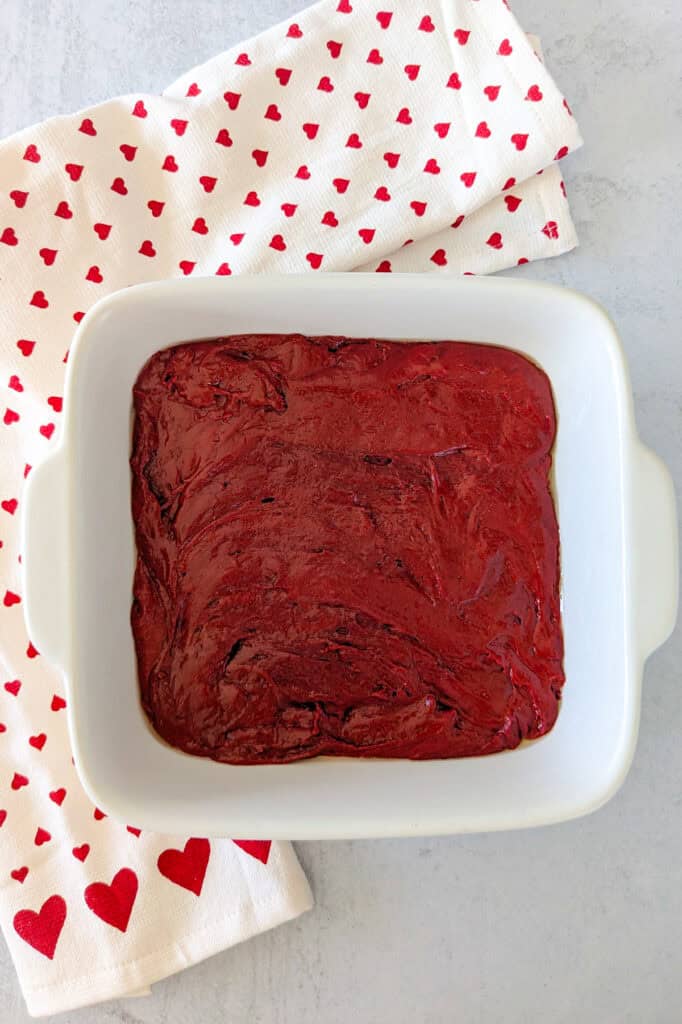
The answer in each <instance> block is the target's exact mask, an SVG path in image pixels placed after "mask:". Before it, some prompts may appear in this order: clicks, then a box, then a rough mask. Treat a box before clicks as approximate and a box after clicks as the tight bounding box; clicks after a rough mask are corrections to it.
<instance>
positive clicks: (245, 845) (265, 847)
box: [232, 253, 321, 864]
mask: <svg viewBox="0 0 682 1024" xmlns="http://www.w3.org/2000/svg"><path fill="white" fill-rule="evenodd" d="M309 255H313V254H312V253H309ZM309 262H310V261H309ZM320 262H321V261H320ZM232 842H233V843H234V844H235V846H238V847H239V849H240V850H243V851H244V853H248V854H249V856H250V857H255V858H256V860H259V861H261V863H263V864H267V862H268V857H269V856H270V847H271V846H272V843H271V842H270V840H269V839H233V840H232Z"/></svg>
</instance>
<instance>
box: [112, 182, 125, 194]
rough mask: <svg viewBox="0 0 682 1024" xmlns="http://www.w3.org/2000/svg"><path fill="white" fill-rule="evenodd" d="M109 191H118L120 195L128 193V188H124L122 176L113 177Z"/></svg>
mask: <svg viewBox="0 0 682 1024" xmlns="http://www.w3.org/2000/svg"><path fill="white" fill-rule="evenodd" d="M111 191H112V192H118V194H119V195H120V196H127V195H128V189H127V188H126V183H125V181H124V180H123V178H114V180H113V181H112V183H111Z"/></svg>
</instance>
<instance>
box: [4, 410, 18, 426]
mask: <svg viewBox="0 0 682 1024" xmlns="http://www.w3.org/2000/svg"><path fill="white" fill-rule="evenodd" d="M2 419H3V423H4V424H5V426H7V427H10V426H11V425H12V424H13V423H18V422H19V413H18V412H15V411H14V409H5V415H4V416H3V418H2Z"/></svg>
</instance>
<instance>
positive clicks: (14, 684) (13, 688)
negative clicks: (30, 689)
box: [5, 679, 21, 697]
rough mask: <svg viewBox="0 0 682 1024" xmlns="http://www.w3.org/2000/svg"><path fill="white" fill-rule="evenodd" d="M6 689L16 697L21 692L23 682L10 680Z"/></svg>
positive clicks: (6, 684)
mask: <svg viewBox="0 0 682 1024" xmlns="http://www.w3.org/2000/svg"><path fill="white" fill-rule="evenodd" d="M5 689H6V690H7V692H8V693H11V694H12V696H13V697H16V695H17V694H18V693H19V690H20V689H21V680H20V679H12V680H10V682H9V683H5Z"/></svg>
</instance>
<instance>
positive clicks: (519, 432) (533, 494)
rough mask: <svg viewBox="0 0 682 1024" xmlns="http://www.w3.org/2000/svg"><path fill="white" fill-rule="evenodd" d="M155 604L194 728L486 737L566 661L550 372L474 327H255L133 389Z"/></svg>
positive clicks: (548, 697)
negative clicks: (414, 332) (388, 332)
mask: <svg viewBox="0 0 682 1024" xmlns="http://www.w3.org/2000/svg"><path fill="white" fill-rule="evenodd" d="M134 401H135V411H136V420H135V431H134V443H133V454H132V459H131V466H132V471H133V515H134V520H135V529H136V536H137V546H138V561H137V569H136V573H135V585H134V587H135V595H134V603H133V610H132V625H133V632H134V636H135V644H136V648H137V657H138V667H139V680H140V688H141V693H142V702H143V704H144V707H145V709H146V711H147V713H148V715H149V717H150V719H151V721H152V723H153V725H154V727H155V728H156V730H157V731H158V732H159V733H160V735H161V736H162V737H164V739H166V740H167V741H168V742H169V743H171V744H172V745H173V746H176V747H180V748H181V749H182V750H185V751H188V752H190V753H193V754H199V755H202V756H206V757H212V758H215V759H216V760H219V761H229V762H233V763H240V764H253V763H264V762H280V761H292V760H295V759H297V758H304V757H311V756H313V755H315V754H342V755H355V756H357V755H362V756H366V757H368V756H373V757H410V758H434V757H463V756H467V755H472V754H488V753H491V752H493V751H497V750H502V749H505V748H509V747H515V746H517V744H518V743H519V742H520V741H521V740H522V739H523V738H526V737H536V736H540V735H542V734H543V733H545V732H547V731H548V730H549V729H550V728H551V727H552V725H553V723H554V720H555V718H556V715H557V710H558V701H559V697H560V692H561V687H562V684H563V680H564V675H563V671H562V654H563V643H562V633H561V621H560V612H559V535H558V528H557V522H556V517H555V513H554V506H553V503H552V498H551V494H550V489H549V483H548V474H549V471H550V466H551V448H552V444H553V441H554V435H555V427H556V424H555V414H554V405H553V401H552V394H551V390H550V385H549V382H548V380H547V377H546V376H545V374H544V373H543V372H542V371H541V370H539V369H538V368H537V367H536V366H534V365H533V364H532V363H530V362H529V361H528V360H527V359H525V358H523V357H522V356H520V355H517V354H515V353H513V352H511V351H509V350H507V349H503V348H495V347H490V346H484V345H474V344H467V343H461V342H438V343H436V342H419V343H410V344H404V343H400V342H384V341H372V340H362V341H357V340H352V341H349V340H345V339H342V338H331V337H324V338H306V337H302V336H300V335H288V336H263V335H253V336H243V337H233V338H220V339H217V340H213V341H205V342H196V343H189V344H184V345H179V346H177V347H175V348H171V349H166V350H165V351H163V352H159V353H157V354H156V355H155V356H154V357H153V358H152V359H151V360H150V361H149V362H148V363H147V365H146V366H145V368H144V369H143V371H142V373H141V374H140V377H139V379H138V381H137V383H136V386H135V390H134Z"/></svg>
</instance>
